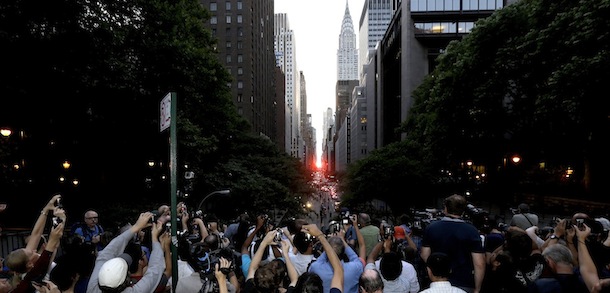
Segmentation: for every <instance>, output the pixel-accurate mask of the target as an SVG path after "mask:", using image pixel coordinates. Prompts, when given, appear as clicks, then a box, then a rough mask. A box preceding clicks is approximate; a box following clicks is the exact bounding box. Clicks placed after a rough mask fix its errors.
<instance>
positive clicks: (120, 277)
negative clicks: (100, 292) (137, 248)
mask: <svg viewBox="0 0 610 293" xmlns="http://www.w3.org/2000/svg"><path fill="white" fill-rule="evenodd" d="M127 258H128V260H131V257H130V256H129V255H127V254H125V253H124V254H122V255H121V256H119V257H115V258H113V259H109V260H108V261H106V262H105V263H104V264H103V265H102V267H101V268H100V272H99V274H98V283H99V286H100V287H108V288H113V289H114V288H118V287H119V286H121V285H122V284H123V283H125V279H126V278H127V271H128V269H129V264H128V261H127V260H126V259H127Z"/></svg>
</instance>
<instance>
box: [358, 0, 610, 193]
mask: <svg viewBox="0 0 610 293" xmlns="http://www.w3.org/2000/svg"><path fill="white" fill-rule="evenodd" d="M609 10H610V1H607V0H604V1H592V0H584V1H567V0H566V1H546V0H534V1H519V2H516V3H515V4H511V5H508V6H506V7H504V8H503V9H501V10H498V11H496V12H495V13H494V14H493V15H492V16H491V17H489V18H486V19H482V20H479V21H478V22H477V23H476V25H475V28H474V29H473V30H472V32H471V33H470V34H468V35H467V36H465V37H464V38H463V39H461V40H459V41H454V42H452V43H450V44H449V46H448V47H447V48H446V50H445V53H444V54H442V55H440V56H439V58H438V60H437V62H438V65H437V66H436V67H435V69H434V70H433V72H431V73H430V74H429V75H428V76H427V77H426V79H425V80H424V82H423V83H422V84H421V85H420V86H419V87H418V88H417V89H416V90H415V91H414V92H413V98H414V103H413V107H412V109H411V111H410V113H409V116H408V119H407V121H404V122H403V125H402V126H401V129H400V130H401V131H403V132H405V133H406V138H405V140H406V141H408V143H402V144H399V145H390V146H387V147H384V148H382V149H380V150H378V151H376V152H374V153H372V154H371V155H370V156H369V158H367V159H365V162H366V163H360V162H358V163H357V164H355V166H353V167H354V168H356V169H359V168H362V167H364V166H366V168H368V169H379V168H386V167H388V166H393V165H395V164H394V160H395V159H396V158H397V157H398V156H396V155H392V154H403V155H404V156H406V157H408V158H409V161H413V162H417V163H414V164H413V165H415V166H426V167H427V168H432V169H434V170H437V172H436V173H435V174H436V176H434V177H427V178H429V179H430V181H431V182H432V183H434V182H442V181H443V180H442V178H443V176H445V175H442V174H443V173H442V172H440V170H458V169H459V168H464V162H466V161H471V162H473V164H474V167H477V168H481V170H484V171H485V173H486V175H489V176H488V177H487V179H486V180H488V181H487V183H494V182H495V183H498V184H499V185H496V186H495V188H496V189H495V191H500V192H503V190H502V187H506V185H502V184H500V182H501V181H502V180H505V179H506V176H507V175H508V174H507V173H506V171H507V169H508V168H507V167H510V166H507V161H506V160H507V159H509V156H511V155H512V154H519V155H520V156H521V158H522V161H521V163H520V164H521V165H520V166H519V169H518V170H512V172H518V173H519V174H521V175H522V176H519V178H518V180H517V181H512V182H504V184H507V183H511V185H518V186H521V188H520V189H511V191H513V192H532V191H536V192H547V193H552V192H560V191H561V190H562V189H564V190H565V187H566V186H568V185H569V186H571V187H575V186H576V187H575V188H571V189H568V190H569V192H572V194H571V195H572V196H574V195H576V194H578V195H579V196H580V195H587V196H591V197H596V196H601V195H602V194H604V192H607V191H608V188H609V187H608V186H607V184H605V183H604V182H603V181H604V178H605V177H607V175H608V167H607V166H608V163H610V160H609V159H610V157H609V156H608V154H607V151H606V150H607V149H608V147H609V145H608V143H607V142H606V141H607V139H606V138H605V136H607V134H608V133H609V132H608V130H609V129H608V127H609V119H608V117H609V115H608V114H609V107H608V106H609V105H608V99H607V98H606V97H605V96H604V95H603V94H601V93H603V92H604V88H605V84H604V81H605V80H607V79H608V78H609V77H610V76H609V75H610V73H609V72H608V70H607V68H608V67H609V65H610V57H609V56H610V55H609V54H608V53H609V52H608V49H609V45H610V20H609V19H608V18H607V17H606V15H608V12H610V11H609ZM409 145H411V146H412V145H417V146H418V148H419V151H417V152H414V151H413V149H412V148H409V147H407V146H409ZM396 148H399V149H400V150H397V149H396ZM422 154H423V155H422ZM370 162H376V163H374V164H373V165H370ZM509 164H510V162H509ZM409 165H410V164H409ZM474 167H473V168H474ZM416 169H417V168H406V169H405V170H403V171H402V173H390V174H386V175H384V176H388V177H391V178H388V179H387V180H384V182H401V180H402V182H408V181H405V180H404V177H405V176H406V177H411V178H413V179H418V178H421V177H420V172H418V171H415V170H416ZM567 169H571V170H572V171H573V172H574V173H572V174H571V175H572V176H570V177H568V176H566V174H567V173H566V170H567ZM508 171H511V170H508ZM362 173H364V170H358V171H352V173H351V174H362ZM433 173H434V172H433ZM454 174H457V173H454ZM370 175H371V177H368V178H364V177H359V176H355V177H354V176H352V177H349V176H348V181H349V182H350V183H347V185H349V186H350V187H349V188H352V187H355V188H356V189H357V188H359V187H360V185H358V184H357V183H358V182H364V181H367V180H374V179H375V178H378V176H377V175H378V174H370ZM513 175H514V174H513ZM351 182H353V183H354V185H352V184H351ZM384 188H385V186H383V184H378V185H376V186H374V187H373V190H371V191H369V194H370V195H373V194H385V193H383V192H382V191H383V189H384ZM352 192H357V191H355V190H352Z"/></svg>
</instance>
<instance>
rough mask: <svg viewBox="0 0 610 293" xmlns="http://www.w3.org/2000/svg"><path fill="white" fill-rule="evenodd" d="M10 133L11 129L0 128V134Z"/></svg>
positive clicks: (8, 134)
mask: <svg viewBox="0 0 610 293" xmlns="http://www.w3.org/2000/svg"><path fill="white" fill-rule="evenodd" d="M12 133H13V131H12V130H10V129H9V128H2V129H0V135H2V136H4V137H9V136H11V134H12Z"/></svg>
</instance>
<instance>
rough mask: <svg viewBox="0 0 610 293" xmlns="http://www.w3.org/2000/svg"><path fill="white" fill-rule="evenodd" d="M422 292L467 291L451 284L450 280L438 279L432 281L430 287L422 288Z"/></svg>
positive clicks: (460, 292) (449, 292) (459, 292)
mask: <svg viewBox="0 0 610 293" xmlns="http://www.w3.org/2000/svg"><path fill="white" fill-rule="evenodd" d="M420 293H466V291H464V290H462V289H460V288H458V287H453V286H451V283H449V282H448V281H437V282H432V283H430V288H428V289H426V290H422V291H421V292H420Z"/></svg>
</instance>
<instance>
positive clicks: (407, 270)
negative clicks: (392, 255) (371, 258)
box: [364, 260, 419, 293]
mask: <svg viewBox="0 0 610 293" xmlns="http://www.w3.org/2000/svg"><path fill="white" fill-rule="evenodd" d="M380 263H381V260H376V261H375V263H374V264H372V263H367V264H366V267H365V268H364V269H365V270H372V269H377V271H379V272H381V269H380V268H379V264H380ZM401 263H402V272H401V273H400V276H398V278H396V280H392V281H388V280H386V279H385V278H384V277H383V275H382V276H381V279H382V280H383V293H394V292H396V293H406V292H419V281H418V280H417V272H416V271H415V268H414V267H413V265H412V264H410V263H408V262H406V261H404V260H403V261H401Z"/></svg>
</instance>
